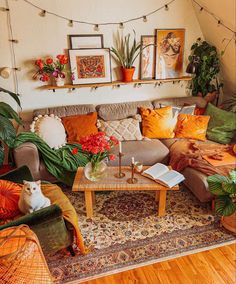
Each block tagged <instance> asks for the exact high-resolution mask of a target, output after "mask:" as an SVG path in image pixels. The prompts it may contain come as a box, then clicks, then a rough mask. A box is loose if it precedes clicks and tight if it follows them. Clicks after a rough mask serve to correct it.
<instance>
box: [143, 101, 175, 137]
mask: <svg viewBox="0 0 236 284" xmlns="http://www.w3.org/2000/svg"><path fill="white" fill-rule="evenodd" d="M140 113H141V116H142V132H143V136H145V137H148V138H160V139H161V138H163V139H164V138H174V136H175V133H174V129H175V125H176V118H173V112H172V107H171V106H167V107H163V108H158V109H145V108H142V107H141V108H140Z"/></svg>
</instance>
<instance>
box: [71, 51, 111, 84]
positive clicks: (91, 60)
mask: <svg viewBox="0 0 236 284" xmlns="http://www.w3.org/2000/svg"><path fill="white" fill-rule="evenodd" d="M69 57H70V66H71V72H73V73H74V80H73V85H76V84H99V83H110V82H111V81H112V78H111V56H110V49H109V48H88V49H70V50H69Z"/></svg>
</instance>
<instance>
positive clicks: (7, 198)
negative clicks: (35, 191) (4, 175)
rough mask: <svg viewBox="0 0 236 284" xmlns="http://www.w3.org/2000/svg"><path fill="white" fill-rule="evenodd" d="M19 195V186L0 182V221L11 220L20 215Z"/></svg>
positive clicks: (3, 181)
mask: <svg viewBox="0 0 236 284" xmlns="http://www.w3.org/2000/svg"><path fill="white" fill-rule="evenodd" d="M20 193H21V186H19V185H18V184H16V183H14V182H11V181H7V180H0V219H2V220H6V219H11V218H14V217H15V216H17V215H18V214H20V211H19V207H18V201H19V198H20Z"/></svg>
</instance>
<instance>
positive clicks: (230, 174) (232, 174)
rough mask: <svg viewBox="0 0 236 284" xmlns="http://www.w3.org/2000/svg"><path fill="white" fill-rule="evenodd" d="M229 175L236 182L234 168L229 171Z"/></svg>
mask: <svg viewBox="0 0 236 284" xmlns="http://www.w3.org/2000/svg"><path fill="white" fill-rule="evenodd" d="M229 177H230V179H231V180H232V182H234V183H236V170H233V171H231V172H230V173H229Z"/></svg>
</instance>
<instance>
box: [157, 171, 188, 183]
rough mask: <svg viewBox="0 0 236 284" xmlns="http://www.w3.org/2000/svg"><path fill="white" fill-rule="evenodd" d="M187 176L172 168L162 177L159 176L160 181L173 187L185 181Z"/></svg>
mask: <svg viewBox="0 0 236 284" xmlns="http://www.w3.org/2000/svg"><path fill="white" fill-rule="evenodd" d="M184 179H185V178H184V176H183V175H182V174H180V173H178V172H176V171H174V170H171V171H168V172H167V173H165V174H163V175H162V176H161V177H159V178H158V180H159V181H161V182H163V183H165V184H167V185H168V186H169V187H173V186H175V185H177V184H178V183H180V182H181V181H183V180H184Z"/></svg>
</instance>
